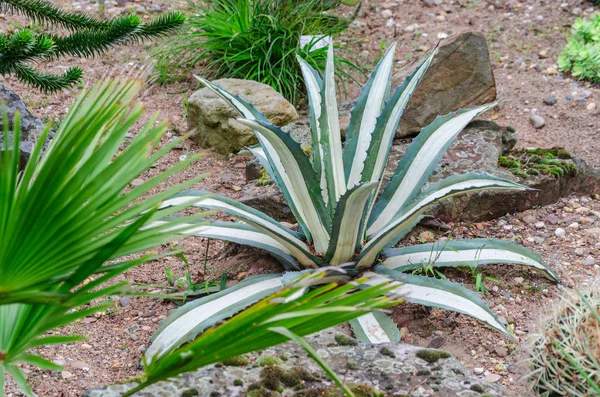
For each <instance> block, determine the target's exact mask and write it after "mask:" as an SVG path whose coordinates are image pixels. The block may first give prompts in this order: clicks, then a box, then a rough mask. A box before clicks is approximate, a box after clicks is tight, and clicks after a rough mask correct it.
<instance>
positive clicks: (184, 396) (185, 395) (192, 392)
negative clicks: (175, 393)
mask: <svg viewBox="0 0 600 397" xmlns="http://www.w3.org/2000/svg"><path fill="white" fill-rule="evenodd" d="M199 394H200V393H198V390H196V389H187V390H184V391H182V392H181V397H195V396H197V395H199Z"/></svg>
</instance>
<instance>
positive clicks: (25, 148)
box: [0, 84, 45, 169]
mask: <svg viewBox="0 0 600 397" xmlns="http://www.w3.org/2000/svg"><path fill="white" fill-rule="evenodd" d="M4 107H6V111H7V115H8V128H9V131H11V135H10V136H9V139H10V140H11V142H12V130H13V124H14V119H15V114H16V113H17V112H18V113H20V114H21V146H20V151H21V158H20V160H21V163H20V166H21V169H23V168H24V167H25V164H27V161H28V160H29V158H30V157H31V153H32V151H33V148H34V146H35V141H36V139H37V138H38V137H39V135H40V134H41V133H42V131H43V130H44V128H45V124H44V122H43V121H42V120H40V119H38V118H37V117H35V116H34V115H33V114H32V113H31V112H30V111H29V109H28V108H27V106H26V105H25V102H23V101H22V100H21V98H19V96H18V95H17V94H16V93H15V92H14V91H12V90H9V89H8V88H6V87H5V86H3V85H1V84H0V155H1V152H2V151H3V150H4V138H3V131H4V117H3V116H2V113H3V112H4Z"/></svg>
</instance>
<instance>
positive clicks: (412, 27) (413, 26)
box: [404, 23, 419, 32]
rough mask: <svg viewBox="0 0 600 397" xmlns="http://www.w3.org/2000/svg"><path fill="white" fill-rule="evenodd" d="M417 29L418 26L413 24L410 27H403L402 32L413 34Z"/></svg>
mask: <svg viewBox="0 0 600 397" xmlns="http://www.w3.org/2000/svg"><path fill="white" fill-rule="evenodd" d="M417 29H419V24H418V23H415V24H412V25H409V26H407V27H405V28H404V31H405V32H414V31H415V30H417Z"/></svg>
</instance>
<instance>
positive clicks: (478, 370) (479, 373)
mask: <svg viewBox="0 0 600 397" xmlns="http://www.w3.org/2000/svg"><path fill="white" fill-rule="evenodd" d="M483 371H484V369H483V368H481V367H477V368H475V369H473V373H474V374H475V375H481V374H483Z"/></svg>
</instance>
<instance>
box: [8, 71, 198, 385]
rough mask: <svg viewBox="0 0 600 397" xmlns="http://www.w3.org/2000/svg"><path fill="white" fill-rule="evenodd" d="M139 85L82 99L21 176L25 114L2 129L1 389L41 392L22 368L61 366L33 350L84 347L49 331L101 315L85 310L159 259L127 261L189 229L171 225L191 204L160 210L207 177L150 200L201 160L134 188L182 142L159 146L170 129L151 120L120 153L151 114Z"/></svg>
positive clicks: (109, 87)
mask: <svg viewBox="0 0 600 397" xmlns="http://www.w3.org/2000/svg"><path fill="white" fill-rule="evenodd" d="M141 87H142V85H141V83H140V82H138V81H135V80H121V81H113V82H105V83H102V84H99V85H97V86H96V87H94V88H93V89H91V90H90V91H88V92H87V93H84V94H83V95H82V97H81V98H80V99H79V100H78V101H77V103H76V104H74V105H73V106H72V107H71V109H70V111H69V113H68V114H67V116H66V118H65V119H64V121H63V123H61V126H60V128H59V129H58V131H56V133H55V135H54V137H53V139H52V141H51V142H50V144H49V145H48V148H47V149H46V150H45V152H44V153H43V154H42V148H43V146H44V144H45V140H46V137H47V136H48V134H49V131H50V128H49V127H47V128H46V130H45V132H44V134H43V135H42V136H41V138H40V139H39V141H38V143H37V144H36V146H35V149H34V151H33V153H32V156H31V158H30V160H29V161H28V163H27V165H26V167H25V169H24V170H23V171H22V172H21V171H20V169H19V164H20V159H19V157H20V151H19V144H20V139H19V137H20V121H19V116H18V115H17V116H16V117H15V123H14V130H13V131H12V134H10V132H11V131H9V129H8V128H9V127H8V125H9V123H8V122H5V123H4V131H3V132H2V133H1V134H0V135H1V136H2V142H3V146H2V147H3V151H0V384H3V379H4V372H5V371H6V372H7V373H9V374H11V375H12V376H13V378H14V379H15V380H16V381H17V382H18V383H19V385H20V387H21V388H22V389H23V390H25V391H26V392H27V393H28V395H33V394H32V392H31V390H30V389H29V388H28V386H27V384H26V382H25V381H24V379H25V377H24V375H23V374H22V372H21V370H20V369H19V367H18V366H17V364H19V363H23V362H27V363H31V364H34V365H38V366H41V367H42V368H49V369H53V370H56V368H57V365H55V364H53V363H51V362H49V361H47V360H45V359H43V358H42V357H39V356H35V355H32V354H31V353H29V351H30V350H31V349H32V348H34V347H37V346H43V345H49V344H58V343H67V342H73V341H76V340H79V338H77V337H58V336H44V334H45V333H46V332H48V331H50V330H52V329H54V328H57V327H60V326H63V325H67V324H69V323H71V322H73V321H75V320H77V319H79V318H82V317H85V316H87V315H90V314H92V313H94V312H96V311H98V310H101V309H102V308H103V307H102V306H85V305H87V304H88V303H90V302H92V301H93V300H95V299H97V298H101V297H103V296H106V295H113V294H118V293H124V292H126V290H125V287H126V283H116V284H114V283H112V284H111V285H108V284H107V282H109V281H110V280H112V279H113V278H114V277H116V276H117V275H119V274H121V273H123V272H124V271H126V270H128V269H130V268H132V267H133V266H137V265H140V264H142V263H144V262H146V261H148V260H152V259H154V258H156V256H148V255H146V256H141V257H140V256H139V255H136V256H134V258H135V259H127V260H124V259H123V258H124V257H126V256H129V255H132V254H137V253H140V252H143V251H144V250H147V249H149V248H153V247H156V246H159V245H162V244H165V243H168V242H170V241H173V240H174V239H176V238H178V237H177V235H175V233H176V232H175V230H178V231H180V232H185V231H186V230H187V229H189V228H190V227H191V226H189V227H188V226H185V225H183V226H182V223H183V222H184V221H185V222H189V221H190V219H185V220H174V219H171V218H169V217H170V215H171V214H173V213H175V212H177V211H179V210H180V209H181V208H183V207H185V206H186V205H187V204H184V205H178V206H174V207H172V208H170V209H169V210H167V211H157V208H158V207H159V206H160V203H161V201H163V200H164V199H166V198H168V197H171V196H172V195H173V194H176V193H177V192H179V191H181V190H183V189H186V188H189V187H190V186H191V185H192V184H194V183H195V182H197V181H198V180H200V179H202V178H203V177H204V175H200V176H198V177H197V178H195V179H192V180H190V181H187V182H185V183H183V184H181V185H178V186H175V187H173V188H170V189H168V190H166V191H164V192H162V193H160V194H158V195H155V196H153V197H150V198H143V197H145V196H146V195H147V193H148V192H149V191H150V190H151V189H152V188H154V187H155V186H157V184H159V183H160V182H162V181H164V180H165V179H166V178H168V177H169V176H170V175H173V174H174V173H176V172H177V171H179V170H181V169H183V168H185V167H187V166H188V165H190V164H191V163H193V162H194V161H196V160H197V159H198V156H191V157H190V158H189V159H187V160H185V161H183V162H181V163H179V164H177V165H176V166H174V167H173V168H171V169H169V170H167V171H165V172H163V173H162V174H159V175H157V176H155V177H153V178H151V179H149V180H148V181H146V182H145V183H144V184H142V185H141V186H137V187H133V188H131V187H130V183H131V181H132V180H133V179H135V178H137V177H138V176H139V175H140V174H141V173H142V172H144V171H146V170H147V169H149V168H150V167H151V166H152V165H153V164H154V163H155V162H156V161H157V160H158V159H160V157H162V156H163V155H165V154H166V153H167V152H168V151H169V150H170V149H171V148H172V147H173V146H174V145H176V144H177V142H179V141H180V140H178V141H177V142H172V143H169V144H168V145H165V146H164V147H160V148H159V147H158V145H159V142H160V138H161V137H162V136H163V134H164V133H165V131H166V124H165V123H161V124H155V123H154V122H155V119H156V118H152V119H151V120H150V122H149V123H148V124H147V125H146V126H145V127H143V128H142V130H141V131H140V132H139V133H138V135H137V136H136V137H135V138H134V139H133V140H132V141H131V142H130V143H129V144H128V145H127V146H125V147H122V145H123V143H124V142H125V136H126V134H127V133H128V131H129V130H130V129H131V128H132V126H133V125H134V124H135V123H136V122H138V121H139V120H140V118H141V116H142V114H143V108H142V106H141V105H140V104H138V105H135V106H132V105H131V104H132V101H133V100H134V98H135V96H136V95H137V94H138V93H139V91H140V89H141ZM4 117H6V115H5V116H4ZM10 135H12V139H10ZM199 198H200V197H199ZM191 203H192V202H190V204H191ZM202 215H203V214H199V215H198V216H197V217H201V216H202ZM192 221H193V219H192ZM197 226H198V224H194V227H197ZM0 394H2V393H0Z"/></svg>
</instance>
